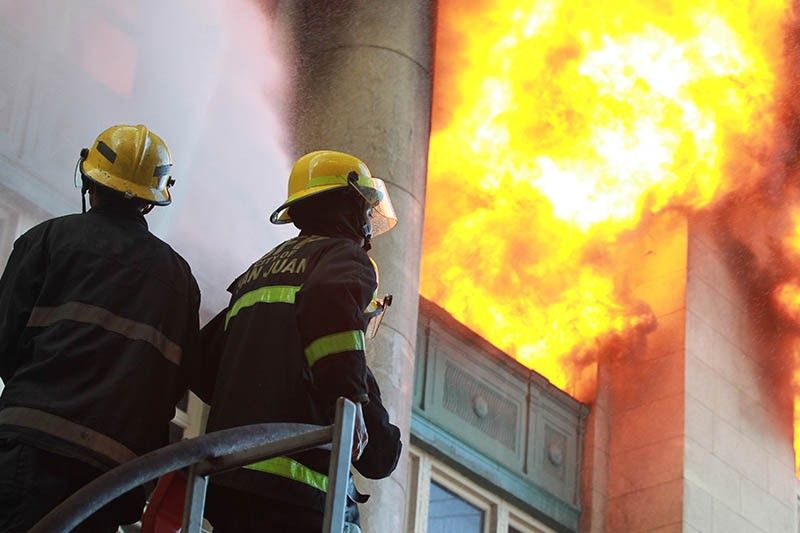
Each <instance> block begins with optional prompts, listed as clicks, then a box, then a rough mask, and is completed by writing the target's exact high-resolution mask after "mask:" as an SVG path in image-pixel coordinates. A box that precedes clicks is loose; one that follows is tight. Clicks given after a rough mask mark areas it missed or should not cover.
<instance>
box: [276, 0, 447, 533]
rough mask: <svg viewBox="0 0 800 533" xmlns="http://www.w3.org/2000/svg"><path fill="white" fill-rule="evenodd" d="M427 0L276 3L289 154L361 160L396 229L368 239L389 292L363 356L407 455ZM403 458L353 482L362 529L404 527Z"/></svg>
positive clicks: (425, 112) (424, 142) (429, 20)
mask: <svg viewBox="0 0 800 533" xmlns="http://www.w3.org/2000/svg"><path fill="white" fill-rule="evenodd" d="M433 4H434V3H433V2H432V1H430V0H420V1H414V2H374V1H370V0H353V1H341V0H339V1H323V0H313V1H307V2H284V3H282V5H281V6H280V8H279V10H278V13H279V15H280V16H282V17H287V18H288V20H289V21H290V23H291V25H292V27H293V30H292V31H293V33H294V35H295V38H296V47H297V48H296V59H297V61H296V66H297V71H296V73H295V75H296V87H297V92H296V102H295V106H294V110H293V132H294V135H293V137H294V152H295V154H296V155H299V154H302V153H306V152H308V151H311V150H317V149H333V150H340V151H344V152H349V153H352V154H354V155H357V156H358V157H360V158H362V159H363V160H364V161H365V162H366V163H367V165H368V166H369V167H370V170H372V172H373V173H374V174H375V175H376V176H379V177H381V178H383V179H384V180H385V181H386V182H387V184H388V187H389V194H390V195H391V197H392V201H393V203H394V206H395V209H396V210H397V214H398V219H399V223H398V225H397V227H396V228H395V229H394V230H392V231H391V232H389V233H388V234H386V235H383V236H380V237H378V238H377V239H375V241H374V243H373V244H374V248H373V250H372V252H371V255H372V257H373V258H374V259H375V260H376V261H377V263H378V265H379V266H380V273H381V276H380V278H381V279H380V285H381V286H380V291H381V292H382V293H391V294H393V295H394V303H393V305H392V307H391V309H390V310H389V312H388V314H387V316H386V318H385V320H384V321H383V325H382V326H381V330H380V333H379V334H378V337H377V338H376V339H375V340H374V341H372V343H371V346H370V347H369V348H368V359H369V364H370V367H371V368H372V370H373V371H374V373H375V375H376V377H377V380H378V382H379V384H380V387H381V391H382V394H383V400H384V404H385V405H386V407H387V410H388V411H389V414H390V416H391V418H392V420H393V422H394V423H395V424H397V425H398V426H399V427H400V429H401V431H402V433H403V445H404V448H405V450H406V451H407V450H408V445H409V426H410V420H411V397H412V385H413V379H412V377H413V366H414V351H415V343H416V330H417V313H418V309H417V308H418V298H419V267H420V252H421V243H422V218H423V206H424V201H425V176H426V166H427V156H428V138H429V134H430V106H431V81H432V79H431V65H432V43H433V34H432V32H433V21H434V5H433ZM407 457H408V454H407V452H405V451H404V453H403V456H402V458H401V462H400V466H399V467H398V468H397V470H396V471H395V473H394V474H393V475H392V477H391V479H388V480H383V481H380V482H365V481H363V480H362V481H361V482H360V485H362V490H366V491H367V492H369V493H370V494H371V499H370V501H369V502H368V503H367V504H365V505H362V506H361V510H362V524H363V525H364V528H365V531H376V532H377V531H401V530H402V529H403V527H404V519H405V504H406V483H407Z"/></svg>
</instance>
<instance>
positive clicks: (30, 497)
mask: <svg viewBox="0 0 800 533" xmlns="http://www.w3.org/2000/svg"><path fill="white" fill-rule="evenodd" d="M102 473H103V471H102V470H99V469H97V468H95V467H92V466H90V465H87V464H86V463H84V462H82V461H79V460H77V459H73V458H70V457H65V456H62V455H57V454H54V453H50V452H47V451H44V450H41V449H39V448H36V447H33V446H29V445H27V444H23V443H21V442H19V441H16V440H14V439H5V438H0V531H2V532H17V531H28V529H30V528H31V527H33V525H35V524H36V523H37V522H38V521H39V520H40V519H41V518H42V517H44V515H46V514H47V513H48V512H49V511H50V510H51V509H53V508H54V507H56V506H57V505H58V504H59V503H61V502H62V501H64V500H65V499H66V498H67V497H68V496H70V495H71V494H72V493H74V492H75V491H77V490H78V489H79V488H81V487H82V486H84V485H86V484H87V483H89V482H90V481H91V480H93V479H94V478H96V477H97V476H99V475H100V474H102ZM143 495H144V493H143V491H141V490H139V491H135V492H130V493H128V494H125V495H123V496H121V497H119V498H117V499H116V500H114V501H112V502H110V503H108V504H107V505H106V506H105V507H103V508H102V509H100V510H99V511H97V512H96V513H95V514H93V515H92V516H90V517H89V518H87V519H86V520H85V521H84V522H83V523H82V524H81V525H80V526H78V527H77V528H75V529H74V531H80V532H87V533H94V532H98V533H99V532H114V531H116V530H117V526H118V525H119V524H130V523H133V522H136V521H137V520H139V519H140V518H141V516H142V507H143V505H144V498H143Z"/></svg>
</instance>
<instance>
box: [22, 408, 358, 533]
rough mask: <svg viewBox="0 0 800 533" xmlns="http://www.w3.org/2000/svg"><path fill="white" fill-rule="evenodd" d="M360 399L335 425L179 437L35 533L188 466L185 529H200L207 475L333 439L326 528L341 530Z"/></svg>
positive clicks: (73, 501) (58, 511) (77, 497)
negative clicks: (183, 438) (178, 440)
mask: <svg viewBox="0 0 800 533" xmlns="http://www.w3.org/2000/svg"><path fill="white" fill-rule="evenodd" d="M355 410H356V407H355V404H354V403H353V402H351V401H349V400H347V399H345V398H339V399H338V400H337V402H336V418H335V421H334V423H333V425H331V426H314V425H310V424H254V425H251V426H242V427H237V428H231V429H226V430H222V431H215V432H213V433H208V434H206V435H203V436H200V437H196V438H194V439H188V440H184V441H181V442H176V443H175V444H171V445H169V446H165V447H164V448H159V449H158V450H154V451H152V452H150V453H148V454H145V455H142V456H141V457H137V458H136V459H134V460H132V461H129V462H127V463H124V464H121V465H119V466H118V467H116V468H114V469H112V470H109V471H108V472H106V473H104V474H103V475H101V476H100V477H98V478H96V479H94V480H93V481H92V482H90V483H89V484H87V485H86V486H84V487H82V488H81V489H80V490H78V491H77V492H75V493H74V494H72V495H71V496H70V497H69V498H67V499H66V500H64V501H63V502H62V503H61V504H60V505H58V507H56V508H55V509H53V510H51V511H50V512H49V513H48V514H47V515H46V516H44V517H43V518H42V519H41V520H40V521H39V522H38V523H37V524H36V525H35V526H34V527H33V528H32V529H31V530H30V533H52V532H58V533H61V532H64V531H70V530H71V529H73V528H74V527H76V526H77V525H78V524H80V523H81V522H82V521H83V520H85V519H86V518H88V517H89V516H91V515H92V513H94V512H95V511H97V510H98V509H100V508H101V507H103V506H104V505H105V504H107V503H108V502H110V501H112V500H113V499H115V498H117V497H119V496H121V495H123V494H125V493H126V492H128V491H129V490H131V489H134V488H136V487H138V486H140V485H143V484H145V483H147V482H149V481H153V480H155V479H158V478H159V477H160V476H163V475H165V474H168V473H169V472H173V471H176V470H181V469H183V468H187V467H188V468H189V479H188V482H187V485H186V498H185V500H184V508H183V526H182V527H181V531H182V532H189V533H200V526H201V524H202V522H203V509H204V507H205V497H206V488H207V486H208V477H209V476H211V475H214V474H219V473H221V472H225V471H227V470H232V469H234V468H239V467H242V466H245V465H249V464H252V463H255V462H258V461H262V460H264V459H270V458H272V457H277V456H280V455H291V454H293V453H297V452H301V451H303V450H308V449H311V448H315V447H320V446H325V445H330V446H331V461H330V466H329V470H328V491H327V495H326V498H325V514H324V519H323V526H322V531H323V533H341V532H342V530H343V528H344V512H345V502H346V497H347V481H348V475H349V470H350V453H351V449H352V446H353V428H354V425H355V412H356V411H355Z"/></svg>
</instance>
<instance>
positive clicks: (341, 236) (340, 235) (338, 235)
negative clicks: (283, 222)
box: [300, 230, 364, 246]
mask: <svg viewBox="0 0 800 533" xmlns="http://www.w3.org/2000/svg"><path fill="white" fill-rule="evenodd" d="M300 235H317V236H319V237H332V238H335V239H347V240H349V241H353V242H354V243H355V244H357V245H359V246H361V245H362V244H363V242H364V239H363V238H360V237H355V236H353V235H349V234H343V233H341V232H338V231H335V230H331V231H324V230H318V231H308V230H302V231H300Z"/></svg>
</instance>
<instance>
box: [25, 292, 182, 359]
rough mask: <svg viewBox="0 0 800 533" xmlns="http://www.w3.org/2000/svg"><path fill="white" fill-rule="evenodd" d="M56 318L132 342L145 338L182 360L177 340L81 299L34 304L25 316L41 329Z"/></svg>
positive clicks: (161, 349)
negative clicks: (173, 340)
mask: <svg viewBox="0 0 800 533" xmlns="http://www.w3.org/2000/svg"><path fill="white" fill-rule="evenodd" d="M59 320H73V321H75V322H84V323H86V324H94V325H95V326H100V327H101V328H103V329H105V330H107V331H111V332H114V333H119V334H120V335H122V336H123V337H127V338H129V339H131V340H134V341H144V342H146V343H148V344H151V345H152V346H153V347H155V349H156V350H158V351H159V352H161V354H162V355H163V356H164V357H165V358H166V359H167V361H169V362H171V363H175V364H176V365H179V364H180V363H181V355H182V350H181V347H180V346H178V345H177V344H176V343H174V342H172V341H171V340H169V339H168V338H167V336H166V335H164V334H163V333H161V332H160V331H158V330H157V329H156V328H154V327H153V326H151V325H149V324H144V323H142V322H136V321H135V320H131V319H129V318H124V317H121V316H119V315H115V314H114V313H112V312H111V311H109V310H108V309H103V308H102V307H98V306H96V305H90V304H85V303H83V302H67V303H65V304H62V305H59V306H58V307H34V308H33V311H31V316H30V318H29V319H28V327H31V328H41V327H46V326H49V325H51V324H54V323H56V322H58V321H59Z"/></svg>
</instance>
